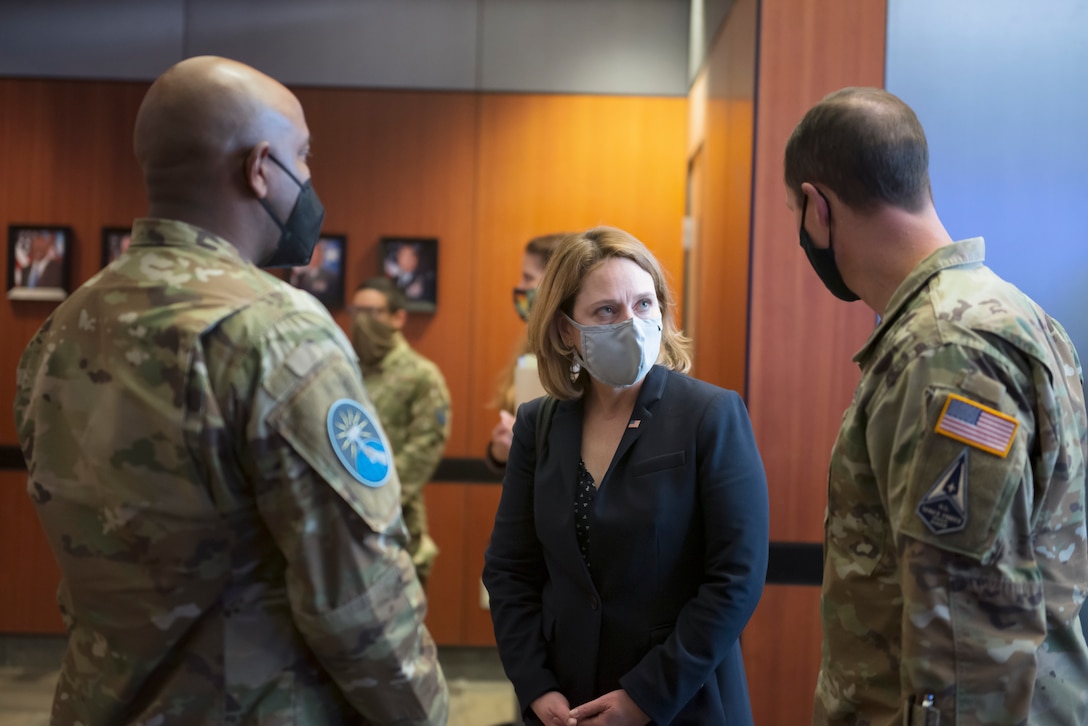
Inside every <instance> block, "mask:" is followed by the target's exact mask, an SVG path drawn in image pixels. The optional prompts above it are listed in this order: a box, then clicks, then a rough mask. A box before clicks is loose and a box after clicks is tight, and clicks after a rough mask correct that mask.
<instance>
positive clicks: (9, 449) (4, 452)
mask: <svg viewBox="0 0 1088 726" xmlns="http://www.w3.org/2000/svg"><path fill="white" fill-rule="evenodd" d="M12 469H14V470H15V471H25V470H26V462H25V461H24V460H23V452H22V451H21V450H20V449H19V447H18V446H0V471H4V470H12Z"/></svg>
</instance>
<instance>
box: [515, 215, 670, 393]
mask: <svg viewBox="0 0 1088 726" xmlns="http://www.w3.org/2000/svg"><path fill="white" fill-rule="evenodd" d="M612 258H622V259H627V260H631V261H632V262H634V263H635V264H636V265H638V266H639V267H641V268H642V269H643V270H645V271H646V272H647V273H649V275H650V277H651V278H653V281H654V290H655V291H656V292H657V303H658V306H659V307H660V308H661V353H660V354H659V355H658V357H657V362H658V363H660V364H661V365H663V366H665V367H666V368H671V369H672V370H674V371H679V372H680V373H687V372H688V370H689V369H690V368H691V354H690V352H689V345H690V342H689V340H688V339H687V338H686V337H685V336H684V334H683V333H682V332H681V331H680V328H679V327H678V326H677V325H676V322H675V312H674V310H675V304H674V302H673V297H672V292H671V291H670V290H669V285H668V283H667V282H666V281H665V273H664V271H662V269H661V265H660V264H658V262H657V259H656V258H654V256H653V255H652V254H651V253H650V250H648V249H646V245H644V244H642V243H641V242H639V241H638V240H637V239H635V237H634V236H632V235H631V234H628V233H627V232H624V231H623V230H622V229H616V228H615V227H595V228H594V229H590V230H587V231H585V232H578V233H574V234H569V235H567V236H566V237H565V238H564V239H563V241H562V242H560V243H559V247H558V248H557V249H556V250H555V252H554V253H552V258H551V261H549V263H548V267H547V269H546V270H545V271H544V277H543V278H542V279H541V280H540V285H539V286H538V287H537V290H536V300H535V301H534V302H533V311H532V313H530V315H529V331H528V342H529V350H530V351H532V352H533V353H534V354H536V360H537V371H538V373H539V375H540V382H541V383H542V384H543V385H544V390H545V391H547V392H548V395H550V396H553V397H555V398H559V399H562V400H571V399H576V398H579V397H581V395H582V394H583V393H584V392H585V389H586V387H587V386H588V385H589V374H588V373H587V372H586V371H585V370H583V371H581V373H579V374H578V377H577V378H576V379H575V380H574V381H571V379H570V364H571V355H572V353H573V352H574V349H573V348H572V347H571V346H569V345H567V344H566V343H564V342H563V336H562V333H561V328H560V325H561V324H562V323H561V321H562V319H563V315H564V314H566V315H570V316H571V317H573V307H574V299H575V298H576V297H578V293H579V292H580V291H581V289H582V283H583V281H584V280H585V279H586V275H588V274H589V273H590V272H592V271H593V270H595V269H597V267H598V266H600V265H601V264H602V263H603V262H604V261H605V260H610V259H612Z"/></svg>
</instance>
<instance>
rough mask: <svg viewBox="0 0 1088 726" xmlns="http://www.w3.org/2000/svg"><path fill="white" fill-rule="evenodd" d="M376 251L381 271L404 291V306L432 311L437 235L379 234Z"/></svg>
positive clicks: (435, 291) (435, 296) (435, 290)
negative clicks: (380, 235)
mask: <svg viewBox="0 0 1088 726" xmlns="http://www.w3.org/2000/svg"><path fill="white" fill-rule="evenodd" d="M379 252H380V254H381V271H382V274H384V275H385V276H386V277H388V278H389V279H390V280H392V281H393V282H394V283H395V284H396V286H397V287H398V288H400V290H401V292H403V293H404V297H405V298H407V300H408V304H407V305H406V306H405V309H406V310H408V311H409V312H421V313H433V312H434V311H435V310H437V309H438V240H437V239H435V238H430V237H382V238H381V240H380V241H379Z"/></svg>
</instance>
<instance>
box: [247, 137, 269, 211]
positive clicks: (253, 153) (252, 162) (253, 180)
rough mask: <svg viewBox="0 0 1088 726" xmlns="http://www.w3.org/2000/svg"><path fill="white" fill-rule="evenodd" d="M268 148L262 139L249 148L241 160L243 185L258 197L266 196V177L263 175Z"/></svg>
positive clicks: (267, 144)
mask: <svg viewBox="0 0 1088 726" xmlns="http://www.w3.org/2000/svg"><path fill="white" fill-rule="evenodd" d="M270 149H271V147H270V145H269V143H268V142H267V141H262V142H261V143H259V144H257V145H256V146H254V147H253V148H252V149H250V150H249V153H248V154H246V158H245V160H244V161H243V162H242V174H243V177H244V180H245V186H246V188H248V189H249V190H250V191H252V193H253V195H254V196H256V197H257V198H258V199H264V198H265V197H267V196H268V177H267V176H265V172H264V170H265V162H266V161H267V160H268V154H269V152H270Z"/></svg>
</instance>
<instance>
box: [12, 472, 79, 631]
mask: <svg viewBox="0 0 1088 726" xmlns="http://www.w3.org/2000/svg"><path fill="white" fill-rule="evenodd" d="M0 553H3V554H2V556H0V593H2V594H0V632H11V633H61V632H64V625H63V623H62V622H61V619H60V611H59V610H58V609H57V600H56V594H57V585H58V583H60V568H58V567H57V561H56V560H55V559H53V553H52V552H51V551H50V549H49V542H48V541H47V540H46V538H45V533H44V532H43V531H42V528H41V526H40V525H39V524H38V517H37V515H36V514H35V513H34V504H33V503H32V502H31V501H30V497H29V496H28V495H27V493H26V474H25V473H24V472H21V471H0Z"/></svg>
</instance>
